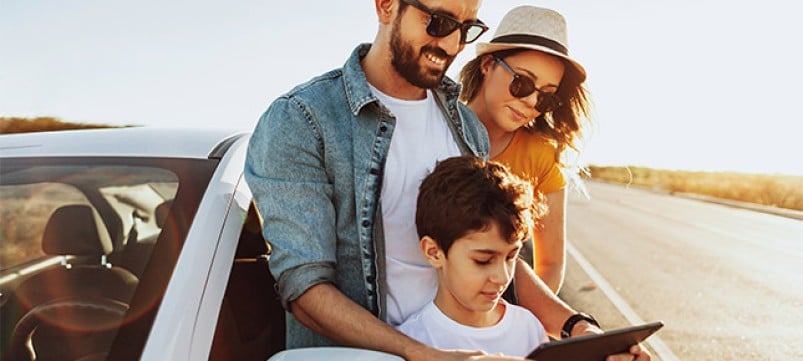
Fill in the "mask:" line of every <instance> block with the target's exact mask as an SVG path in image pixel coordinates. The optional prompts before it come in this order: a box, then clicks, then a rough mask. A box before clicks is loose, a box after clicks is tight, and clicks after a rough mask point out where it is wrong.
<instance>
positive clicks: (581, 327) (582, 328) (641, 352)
mask: <svg viewBox="0 0 803 361" xmlns="http://www.w3.org/2000/svg"><path fill="white" fill-rule="evenodd" d="M602 332H603V331H602V330H601V329H600V328H599V327H597V326H594V325H593V324H591V323H590V322H588V321H580V322H578V323H577V324H576V325H574V328H573V329H572V334H571V335H572V337H574V336H581V335H591V334H600V333H602ZM651 357H652V356H651V355H650V353H649V352H647V350H646V349H644V348H643V347H641V344H638V345H633V346H632V347H630V350H629V353H621V354H617V355H611V356H608V358H606V359H605V361H650V358H651Z"/></svg>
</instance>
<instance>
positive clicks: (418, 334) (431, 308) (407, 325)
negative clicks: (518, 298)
mask: <svg viewBox="0 0 803 361" xmlns="http://www.w3.org/2000/svg"><path fill="white" fill-rule="evenodd" d="M499 302H504V303H505V307H506V308H505V314H504V315H503V316H502V320H500V321H499V323H497V324H495V325H493V326H490V327H471V326H466V325H463V324H460V323H458V322H456V321H455V320H452V319H451V318H449V317H448V316H446V315H445V314H443V312H441V310H440V309H439V308H438V306H436V305H435V302H430V303H429V304H427V305H426V306H425V307H424V308H423V309H421V310H420V311H418V312H416V313H415V314H413V315H412V316H410V318H408V319H407V320H406V321H404V323H403V324H401V325H400V326H397V327H396V328H397V329H398V330H399V331H401V332H402V333H404V334H406V335H407V336H410V337H412V338H414V339H416V340H418V341H420V342H422V343H424V344H426V345H429V346H432V347H435V348H438V349H442V350H458V349H459V350H483V351H485V352H488V353H490V354H496V353H502V354H503V355H505V356H514V357H526V356H527V355H529V354H530V352H532V350H534V349H535V348H536V347H538V345H540V344H542V343H544V342H548V341H549V338H548V337H547V335H546V331H545V330H544V326H543V325H542V324H541V322H540V321H538V319H537V318H536V317H535V316H534V315H533V314H532V313H531V312H530V311H528V310H527V309H526V308H523V307H520V306H516V305H511V304H509V303H507V302H505V300H500V301H499Z"/></svg>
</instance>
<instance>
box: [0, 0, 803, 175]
mask: <svg viewBox="0 0 803 361" xmlns="http://www.w3.org/2000/svg"><path fill="white" fill-rule="evenodd" d="M430 1H432V0H430ZM424 2H425V3H426V0H424ZM520 4H533V5H539V6H545V7H550V8H553V9H555V10H558V11H560V12H561V13H563V14H564V15H565V16H566V18H567V20H568V23H569V42H570V44H569V45H570V52H571V54H572V55H573V56H574V57H576V58H577V59H578V60H579V61H581V62H582V63H583V64H584V65H585V67H586V69H587V70H588V72H589V80H588V88H589V89H590V91H591V93H592V97H593V99H594V103H595V122H596V126H595V128H594V129H593V132H592V133H591V134H590V137H589V141H588V142H587V143H588V144H587V146H586V148H585V152H584V159H585V161H586V162H589V163H593V164H600V165H645V166H652V167H658V168H670V169H694V170H698V169H702V170H737V171H745V172H767V173H775V172H781V173H787V174H798V175H803V160H801V155H803V140H801V134H802V133H803V132H801V129H802V128H803V127H801V125H800V124H801V122H803V119H801V116H800V113H799V111H798V109H799V105H798V104H800V102H801V100H803V99H801V94H803V92H802V91H801V90H800V89H801V88H800V85H801V83H802V81H803V70H801V68H800V64H803V48H801V45H800V44H801V40H800V39H799V36H800V35H801V34H803V25H802V24H801V22H800V21H799V19H798V18H799V13H800V11H799V10H800V9H799V5H796V3H795V2H794V1H788V0H764V1H760V2H758V1H756V2H747V1H742V0H735V1H729V0H660V1H658V0H604V1H601V0H562V1H551V0H550V1H546V0H544V1H521V0H516V1H513V0H485V1H484V3H483V6H482V8H481V10H480V18H481V19H483V20H484V21H485V22H486V23H487V24H488V25H490V26H491V28H492V30H491V31H490V32H489V33H487V34H486V35H483V37H482V38H481V39H480V40H481V41H488V40H490V38H491V37H492V35H493V29H494V28H495V27H496V25H497V24H498V22H499V20H501V18H502V16H503V15H504V13H505V12H506V11H507V10H508V9H510V8H512V7H514V6H516V5H520ZM376 28H377V21H376V16H375V13H374V5H373V3H372V2H371V1H367V0H366V1H358V0H341V1H325V0H293V1H272V0H271V1H267V0H259V1H258V0H232V1H222V0H219V1H212V0H195V1H154V0H140V1H120V0H71V1H64V0H0V116H21V117H33V116H55V117H59V118H61V119H62V120H65V121H74V122H86V123H103V124H115V125H123V124H128V125H149V126H150V125H155V126H169V127H223V128H239V129H246V130H248V129H251V128H253V126H254V124H255V122H256V120H257V118H258V117H259V116H260V114H261V113H262V112H263V111H264V110H265V108H266V107H267V105H268V104H269V102H270V101H271V100H272V99H274V98H275V97H276V96H278V95H280V94H281V93H283V92H285V91H287V90H288V89H290V88H291V87H292V86H293V85H295V84H297V83H300V82H302V81H305V80H307V79H309V78H311V77H312V76H314V75H317V74H320V73H322V72H325V71H327V70H330V69H333V68H335V67H339V66H341V65H342V64H343V62H344V61H345V59H346V57H347V56H348V55H349V54H350V53H351V51H352V49H353V48H354V46H355V45H356V44H357V43H359V42H370V41H372V40H373V37H374V35H375V33H376ZM473 54H474V47H473V45H470V46H468V47H467V48H466V50H465V51H464V52H463V53H462V54H461V56H460V57H458V59H457V60H456V61H455V63H454V64H453V65H452V68H451V69H450V71H449V74H450V75H451V76H454V75H456V74H457V72H458V70H459V68H460V67H461V66H462V65H463V64H464V63H465V62H466V61H468V60H469V59H470V57H471V56H472V55H473Z"/></svg>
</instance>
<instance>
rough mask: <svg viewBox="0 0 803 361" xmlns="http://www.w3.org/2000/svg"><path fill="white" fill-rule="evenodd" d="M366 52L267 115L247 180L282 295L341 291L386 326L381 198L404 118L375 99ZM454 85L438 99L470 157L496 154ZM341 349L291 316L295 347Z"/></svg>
mask: <svg viewBox="0 0 803 361" xmlns="http://www.w3.org/2000/svg"><path fill="white" fill-rule="evenodd" d="M369 48H370V44H363V45H360V46H358V47H357V48H356V49H355V50H354V52H353V53H352V54H351V56H350V57H349V59H348V60H347V61H346V64H345V65H344V66H343V68H341V69H336V70H333V71H330V72H328V73H326V74H323V75H321V76H319V77H316V78H314V79H312V80H310V81H308V82H307V83H304V84H301V85H299V86H297V87H295V88H294V89H292V90H291V91H290V92H289V93H287V94H284V95H282V96H281V97H279V98H278V99H276V100H275V101H274V102H273V103H272V104H271V105H270V107H269V108H268V110H267V111H266V112H265V113H264V114H263V115H262V117H261V118H260V120H259V123H258V124H257V126H256V128H255V130H254V133H253V135H252V136H251V140H250V143H249V148H248V155H247V158H246V166H245V179H246V181H247V182H248V185H249V186H250V187H251V190H252V191H253V194H254V198H255V201H256V204H257V207H258V209H259V211H260V213H261V215H262V216H263V221H264V227H263V234H264V236H265V239H267V240H268V241H269V242H270V243H271V245H272V253H271V258H270V269H271V272H272V273H273V275H274V277H275V278H276V280H277V285H276V290H277V291H278V294H279V297H280V299H281V301H282V304H283V305H284V307H285V309H287V305H288V303H289V302H291V301H293V300H295V299H296V298H298V297H299V296H300V295H301V294H303V293H304V292H305V291H306V290H308V289H309V288H310V287H312V286H314V285H316V284H318V283H322V282H331V283H333V284H334V285H336V286H337V288H338V289H339V290H340V291H341V292H343V293H344V294H345V295H346V296H347V297H349V298H351V299H352V300H354V301H355V302H357V303H358V304H360V305H361V306H363V307H365V308H366V309H367V310H369V311H370V312H372V313H373V314H375V315H376V316H377V317H379V318H380V319H383V320H384V319H385V314H384V312H385V311H384V303H385V290H386V287H385V284H386V283H385V282H386V280H385V275H384V262H385V253H384V237H383V235H382V224H381V211H380V201H379V195H380V189H381V187H382V184H381V183H382V172H383V168H384V164H385V159H386V157H387V153H388V148H389V146H390V139H391V136H392V135H393V129H394V125H395V118H394V117H393V116H392V115H391V114H390V112H389V111H388V110H387V108H385V107H384V106H383V105H382V104H380V103H379V101H378V100H377V99H376V98H375V97H374V96H373V94H372V93H371V90H370V89H369V87H368V82H367V80H366V78H365V73H364V71H363V69H362V67H361V65H360V60H361V59H362V57H364V56H365V54H366V53H367V52H368V49H369ZM459 92H460V86H459V85H458V84H456V83H455V82H453V81H451V80H449V79H447V78H446V77H444V80H443V82H442V83H441V85H440V86H439V87H438V88H437V89H435V91H434V93H435V94H436V100H437V101H438V103H439V104H440V105H441V108H442V109H443V110H444V112H445V114H446V118H447V119H448V120H449V126H450V129H451V130H452V131H453V134H454V138H455V139H456V141H457V143H458V145H459V146H460V148H461V150H462V152H463V153H464V154H474V155H477V156H480V157H487V155H488V147H489V146H488V135H487V133H486V131H485V128H484V127H483V125H482V124H481V123H480V122H479V120H478V119H477V117H476V116H475V115H474V114H473V113H472V112H471V111H470V110H469V109H468V108H467V107H466V106H465V105H463V104H461V103H458V101H457V97H458V94H459ZM410 221H411V222H412V221H413V220H410ZM324 345H333V342H332V341H330V340H328V339H326V338H324V337H322V336H320V335H318V334H316V333H314V332H312V331H310V330H308V329H306V328H305V327H304V326H302V325H301V324H300V323H298V322H297V321H296V320H295V319H294V318H293V317H292V316H290V315H289V314H288V317H287V347H288V348H295V347H306V346H324Z"/></svg>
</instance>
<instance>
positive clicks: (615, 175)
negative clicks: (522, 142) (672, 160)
mask: <svg viewBox="0 0 803 361" xmlns="http://www.w3.org/2000/svg"><path fill="white" fill-rule="evenodd" d="M589 170H590V172H591V178H592V179H599V180H605V181H612V182H617V183H623V184H632V185H636V186H644V187H649V188H654V189H662V190H665V191H667V192H670V193H676V192H677V193H694V194H700V195H704V196H711V197H717V198H724V199H731V200H736V201H742V202H750V203H756V204H762V205H767V206H774V207H779V208H787V209H795V210H799V211H803V176H791V175H768V174H746V173H733V172H691V171H669V170H660V169H651V168H645V167H598V166H590V167H589Z"/></svg>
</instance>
